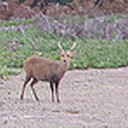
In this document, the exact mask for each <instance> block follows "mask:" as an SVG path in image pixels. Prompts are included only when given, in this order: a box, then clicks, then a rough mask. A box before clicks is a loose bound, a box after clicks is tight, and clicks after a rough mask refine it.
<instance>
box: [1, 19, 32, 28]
mask: <svg viewBox="0 0 128 128" xmlns="http://www.w3.org/2000/svg"><path fill="white" fill-rule="evenodd" d="M30 23H33V21H32V19H23V20H19V19H17V20H10V21H2V22H0V26H5V27H8V26H13V25H14V26H16V25H20V24H30Z"/></svg>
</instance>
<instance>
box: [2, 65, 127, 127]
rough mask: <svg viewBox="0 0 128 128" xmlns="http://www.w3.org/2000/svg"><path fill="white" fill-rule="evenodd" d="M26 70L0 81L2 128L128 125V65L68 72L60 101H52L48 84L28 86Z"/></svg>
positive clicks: (62, 84)
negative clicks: (24, 87)
mask: <svg viewBox="0 0 128 128" xmlns="http://www.w3.org/2000/svg"><path fill="white" fill-rule="evenodd" d="M23 81H24V73H20V74H19V75H17V76H10V78H9V80H7V81H3V80H0V128H128V67H126V68H119V69H88V70H73V71H68V72H67V73H66V74H65V76H64V77H63V79H62V81H61V83H60V90H59V91H60V98H61V103H59V104H58V103H56V102H55V103H53V102H51V97H50V87H49V83H46V82H39V84H37V85H36V86H35V89H36V92H37V94H38V96H39V98H40V101H39V102H37V101H36V100H35V99H34V96H33V94H32V91H31V88H30V87H29V86H27V89H26V92H25V97H24V100H20V99H19V95H20V93H21V89H22V85H23Z"/></svg>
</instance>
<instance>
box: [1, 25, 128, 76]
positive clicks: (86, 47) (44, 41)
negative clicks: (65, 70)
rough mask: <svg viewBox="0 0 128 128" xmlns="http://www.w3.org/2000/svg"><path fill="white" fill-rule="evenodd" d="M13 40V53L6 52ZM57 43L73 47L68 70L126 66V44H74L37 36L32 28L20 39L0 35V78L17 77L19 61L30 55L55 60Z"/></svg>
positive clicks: (46, 35) (14, 33) (4, 33)
mask: <svg viewBox="0 0 128 128" xmlns="http://www.w3.org/2000/svg"><path fill="white" fill-rule="evenodd" d="M13 37H16V38H17V40H18V42H19V44H18V45H17V46H15V48H14V49H11V50H9V49H8V48H7V45H8V41H10V40H11V39H12V38H13ZM58 41H61V43H62V46H63V47H64V49H65V50H66V49H69V48H70V47H71V46H72V44H73V43H74V41H75V42H76V43H77V46H76V52H75V56H74V58H73V59H72V61H71V65H70V69H74V68H79V69H84V68H86V67H93V68H110V67H113V68H116V67H120V66H125V65H128V40H119V41H105V40H90V39H89V40H86V39H81V38H77V37H75V38H74V41H71V40H67V39H65V38H64V37H61V36H56V35H54V34H51V33H38V31H37V30H36V28H34V27H31V28H27V29H26V30H25V34H24V35H23V36H21V35H20V34H18V33H17V31H16V30H14V31H0V76H6V75H10V74H15V73H17V70H14V69H15V68H16V69H18V68H19V67H20V66H21V65H22V63H23V61H24V60H25V59H26V58H27V57H28V56H30V55H33V54H41V55H43V56H45V57H46V58H49V59H52V60H58V59H59V58H58V56H57V55H56V51H57V49H58V48H57V42H58Z"/></svg>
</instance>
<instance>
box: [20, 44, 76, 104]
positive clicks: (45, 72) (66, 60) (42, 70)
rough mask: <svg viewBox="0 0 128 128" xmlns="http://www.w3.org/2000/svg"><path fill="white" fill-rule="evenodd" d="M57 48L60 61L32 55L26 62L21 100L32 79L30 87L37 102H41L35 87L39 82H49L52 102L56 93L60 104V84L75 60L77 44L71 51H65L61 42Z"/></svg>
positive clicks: (24, 64)
mask: <svg viewBox="0 0 128 128" xmlns="http://www.w3.org/2000/svg"><path fill="white" fill-rule="evenodd" d="M57 46H58V48H59V50H58V52H57V55H59V57H60V60H58V61H55V60H50V59H46V58H45V57H43V56H37V55H32V56H30V57H28V58H27V59H26V60H25V61H24V63H23V69H24V71H25V74H26V76H25V81H24V84H23V87H22V93H21V95H20V99H21V100H22V99H23V97H24V91H25V89H26V85H27V84H28V83H29V82H30V80H31V79H32V80H31V82H30V87H31V89H32V92H33V94H34V97H35V99H36V100H37V101H39V98H38V96H37V94H36V92H35V89H34V85H35V84H37V83H38V81H47V82H49V83H50V90H51V99H52V102H54V101H55V99H54V93H55V94H56V101H57V102H58V103H59V102H60V99H59V83H60V80H61V79H62V77H63V76H64V74H65V72H66V71H67V70H68V68H69V64H70V60H71V58H73V55H74V53H75V47H76V43H74V44H73V45H72V47H71V48H70V49H69V50H64V49H63V48H62V46H61V44H60V42H58V43H57ZM54 91H55V92H54Z"/></svg>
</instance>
